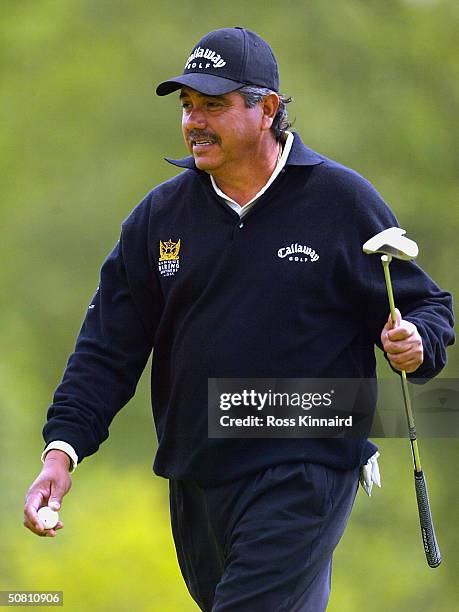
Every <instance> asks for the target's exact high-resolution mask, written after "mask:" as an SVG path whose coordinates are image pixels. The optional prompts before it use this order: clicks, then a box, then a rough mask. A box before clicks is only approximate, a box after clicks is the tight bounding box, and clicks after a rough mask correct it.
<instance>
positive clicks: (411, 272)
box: [353, 179, 455, 382]
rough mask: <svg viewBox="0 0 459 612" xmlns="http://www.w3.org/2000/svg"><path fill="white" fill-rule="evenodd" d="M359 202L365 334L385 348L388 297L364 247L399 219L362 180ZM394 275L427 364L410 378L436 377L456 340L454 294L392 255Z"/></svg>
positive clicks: (377, 264)
mask: <svg viewBox="0 0 459 612" xmlns="http://www.w3.org/2000/svg"><path fill="white" fill-rule="evenodd" d="M355 204H356V205H355V209H354V218H353V230H354V236H355V233H356V234H357V236H356V237H355V238H354V240H355V244H357V245H358V248H359V252H354V257H355V262H356V265H355V266H354V270H353V275H354V278H355V282H356V285H357V286H356V289H357V292H356V293H357V295H358V299H359V302H360V311H361V313H362V316H363V317H364V320H365V325H366V327H367V332H368V333H369V334H370V337H371V338H372V339H373V342H374V343H375V344H376V345H377V346H378V347H379V348H380V349H381V350H382V344H381V339H380V335H381V331H382V329H383V327H384V325H385V323H386V321H387V318H388V316H389V301H388V297H387V290H386V283H385V279H384V272H383V267H382V264H381V256H380V255H379V254H375V255H365V254H364V253H363V251H362V246H363V244H364V243H365V242H366V241H367V240H368V239H369V238H371V237H372V236H374V235H375V234H377V233H378V232H381V231H382V230H384V229H387V228H389V227H393V226H398V222H397V219H396V217H395V216H394V214H393V212H392V211H391V210H390V208H389V207H388V206H387V204H386V203H385V202H384V200H383V199H382V198H381V196H380V195H379V194H378V192H377V191H376V190H375V189H374V187H372V185H371V184H370V183H369V182H368V181H366V180H364V179H362V180H361V183H360V185H359V188H358V190H357V194H356V199H355ZM353 248H354V247H353ZM420 248H421V249H422V245H420ZM390 274H391V279H392V286H393V292H394V300H395V305H396V307H397V308H398V309H399V310H400V312H401V314H402V317H403V318H404V319H405V320H407V321H411V322H412V323H414V324H415V325H416V327H417V329H418V331H419V333H420V335H421V338H422V341H423V348H424V362H423V363H422V365H421V366H420V367H419V368H418V369H417V370H416V371H415V372H412V373H411V374H408V377H409V378H412V379H429V378H432V377H434V376H436V375H437V374H438V373H439V372H440V371H441V370H442V369H443V367H444V366H445V365H446V361H447V354H446V347H447V346H448V345H451V344H453V343H454V341H455V336H454V329H453V326H454V313H453V305H452V297H451V294H450V293H448V292H447V291H444V290H442V289H441V288H440V287H439V286H438V285H437V284H436V283H435V282H434V281H433V280H432V278H430V276H429V275H428V274H427V273H426V272H424V271H423V270H422V269H421V268H420V267H419V266H418V265H417V264H416V263H415V262H414V261H400V260H398V259H395V258H394V259H393V260H392V262H391V264H390ZM398 373H399V372H398ZM413 382H414V381H413Z"/></svg>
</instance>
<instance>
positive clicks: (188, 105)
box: [181, 102, 191, 110]
mask: <svg viewBox="0 0 459 612" xmlns="http://www.w3.org/2000/svg"><path fill="white" fill-rule="evenodd" d="M181 105H182V108H183V110H189V109H190V108H191V103H190V102H182V103H181Z"/></svg>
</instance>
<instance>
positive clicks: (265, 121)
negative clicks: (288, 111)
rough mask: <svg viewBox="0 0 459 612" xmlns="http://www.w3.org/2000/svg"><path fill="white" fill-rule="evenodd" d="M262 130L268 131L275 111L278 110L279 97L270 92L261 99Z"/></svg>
mask: <svg viewBox="0 0 459 612" xmlns="http://www.w3.org/2000/svg"><path fill="white" fill-rule="evenodd" d="M261 104H262V111H263V115H262V129H264V130H270V129H271V126H272V124H273V121H274V117H275V116H276V113H277V109H278V108H279V96H278V95H277V94H276V93H274V92H271V93H270V94H268V95H267V96H266V97H265V98H263V100H262V102H261Z"/></svg>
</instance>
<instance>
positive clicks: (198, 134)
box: [188, 130, 220, 144]
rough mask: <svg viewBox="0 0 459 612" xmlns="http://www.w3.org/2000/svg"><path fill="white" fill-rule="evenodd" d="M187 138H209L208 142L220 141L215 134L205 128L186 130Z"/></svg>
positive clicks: (217, 142)
mask: <svg viewBox="0 0 459 612" xmlns="http://www.w3.org/2000/svg"><path fill="white" fill-rule="evenodd" d="M188 140H209V141H210V142H215V143H216V144H219V143H220V138H219V137H218V136H217V134H213V133H212V132H208V131H206V130H190V131H189V132H188Z"/></svg>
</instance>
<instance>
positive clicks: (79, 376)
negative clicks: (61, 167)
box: [43, 201, 162, 462]
mask: <svg viewBox="0 0 459 612" xmlns="http://www.w3.org/2000/svg"><path fill="white" fill-rule="evenodd" d="M147 233H148V214H147V207H146V206H145V201H144V203H142V204H141V205H139V207H137V209H135V210H134V212H133V213H132V214H131V216H130V217H129V218H128V219H127V221H126V222H125V223H124V224H123V228H122V232H121V237H120V240H119V242H118V243H117V244H116V246H115V248H114V249H113V250H112V252H111V253H110V254H109V255H108V257H107V259H106V260H105V262H104V264H103V266H102V268H101V273H100V284H99V287H98V289H97V291H96V294H95V296H94V298H93V300H92V302H91V304H90V306H89V308H88V311H87V314H86V317H85V319H84V322H83V325H82V327H81V330H80V333H79V335H78V338H77V341H76V346H75V349H74V352H73V353H72V354H71V356H70V358H69V360H68V363H67V367H66V369H65V372H64V375H63V379H62V381H61V383H60V384H59V386H58V387H57V389H56V391H55V394H54V398H53V403H52V405H51V406H50V408H49V409H48V413H47V418H48V420H47V422H46V424H45V426H44V428H43V437H44V440H45V442H46V444H49V443H50V442H52V441H55V440H63V441H65V442H67V443H68V444H70V445H71V446H72V447H73V448H74V449H75V451H76V453H77V455H78V460H79V462H81V461H82V459H83V458H84V457H86V456H88V455H91V454H93V453H95V452H96V451H97V449H98V448H99V445H100V444H101V443H102V442H103V441H104V440H105V439H107V438H108V435H109V434H108V428H109V425H110V423H111V422H112V420H113V418H114V417H115V415H116V414H117V412H118V411H119V410H120V409H121V408H122V407H123V406H124V405H125V404H126V403H127V402H128V401H129V399H130V398H131V397H132V396H133V395H134V393H135V389H136V386H137V382H138V380H139V378H140V376H141V374H142V371H143V369H144V368H145V365H146V362H147V360H148V357H149V355H150V353H151V350H152V346H153V338H154V333H155V329H156V325H157V322H158V320H159V317H160V313H161V309H162V296H161V293H160V290H159V287H158V285H157V281H156V279H155V277H154V275H153V271H152V267H151V265H149V257H148V242H147Z"/></svg>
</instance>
